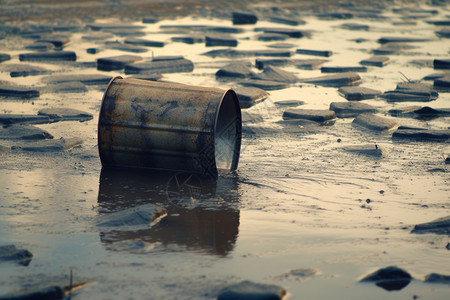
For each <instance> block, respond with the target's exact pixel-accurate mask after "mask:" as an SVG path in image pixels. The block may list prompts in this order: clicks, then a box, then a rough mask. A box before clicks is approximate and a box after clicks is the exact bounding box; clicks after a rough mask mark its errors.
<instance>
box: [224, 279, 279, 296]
mask: <svg viewBox="0 0 450 300" xmlns="http://www.w3.org/2000/svg"><path fill="white" fill-rule="evenodd" d="M284 295H286V290H285V289H284V288H282V287H280V286H277V285H268V284H261V283H254V282H251V281H242V282H239V283H237V284H234V285H232V286H229V287H227V288H224V289H223V290H222V291H221V292H220V293H219V296H218V297H217V300H248V299H260V300H277V299H280V300H281V299H282V298H283V297H284Z"/></svg>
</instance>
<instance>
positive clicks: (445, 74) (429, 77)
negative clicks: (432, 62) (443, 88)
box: [422, 71, 450, 80]
mask: <svg viewBox="0 0 450 300" xmlns="http://www.w3.org/2000/svg"><path fill="white" fill-rule="evenodd" d="M445 77H450V72H448V71H444V72H439V73H431V74H429V75H427V76H425V77H423V78H422V80H436V79H440V78H445Z"/></svg>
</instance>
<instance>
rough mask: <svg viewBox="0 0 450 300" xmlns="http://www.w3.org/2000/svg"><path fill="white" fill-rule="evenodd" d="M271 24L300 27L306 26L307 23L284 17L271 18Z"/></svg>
mask: <svg viewBox="0 0 450 300" xmlns="http://www.w3.org/2000/svg"><path fill="white" fill-rule="evenodd" d="M269 22H272V23H280V24H285V25H291V26H298V25H305V24H306V22H305V21H304V20H301V19H291V18H284V17H269Z"/></svg>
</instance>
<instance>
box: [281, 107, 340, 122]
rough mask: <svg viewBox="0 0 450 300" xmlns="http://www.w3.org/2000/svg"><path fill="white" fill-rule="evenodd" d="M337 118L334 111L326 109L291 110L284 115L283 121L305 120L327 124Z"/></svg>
mask: <svg viewBox="0 0 450 300" xmlns="http://www.w3.org/2000/svg"><path fill="white" fill-rule="evenodd" d="M334 118H336V114H335V112H334V111H332V110H325V109H290V110H287V111H285V112H284V113H283V119H284V120H289V119H305V120H310V121H315V122H325V121H327V120H332V119H334Z"/></svg>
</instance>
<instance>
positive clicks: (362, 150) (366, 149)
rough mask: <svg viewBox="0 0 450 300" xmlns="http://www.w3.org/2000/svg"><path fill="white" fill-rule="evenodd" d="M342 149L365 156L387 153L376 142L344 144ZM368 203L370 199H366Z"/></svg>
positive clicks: (378, 155) (377, 155)
mask: <svg viewBox="0 0 450 300" xmlns="http://www.w3.org/2000/svg"><path fill="white" fill-rule="evenodd" d="M342 149H343V150H344V151H347V152H352V153H358V154H362V155H367V156H375V157H381V156H384V155H386V154H387V151H386V150H385V149H384V147H380V146H379V145H377V144H367V145H353V146H346V147H343V148H342ZM367 200H368V201H369V202H367V201H366V202H367V203H370V199H367Z"/></svg>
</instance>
